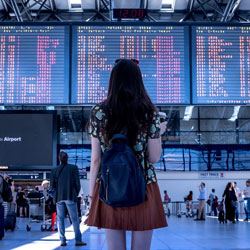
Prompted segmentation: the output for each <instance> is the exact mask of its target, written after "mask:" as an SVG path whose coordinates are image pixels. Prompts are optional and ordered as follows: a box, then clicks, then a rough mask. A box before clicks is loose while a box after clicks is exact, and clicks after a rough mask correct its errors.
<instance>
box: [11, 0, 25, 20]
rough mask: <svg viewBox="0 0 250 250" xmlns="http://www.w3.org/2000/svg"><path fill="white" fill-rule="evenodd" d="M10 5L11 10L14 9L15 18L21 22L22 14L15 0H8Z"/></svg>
mask: <svg viewBox="0 0 250 250" xmlns="http://www.w3.org/2000/svg"><path fill="white" fill-rule="evenodd" d="M10 5H11V7H12V10H13V11H14V13H15V15H16V19H17V21H18V22H23V18H22V15H21V13H20V10H19V7H18V5H17V2H16V1H15V0H10Z"/></svg>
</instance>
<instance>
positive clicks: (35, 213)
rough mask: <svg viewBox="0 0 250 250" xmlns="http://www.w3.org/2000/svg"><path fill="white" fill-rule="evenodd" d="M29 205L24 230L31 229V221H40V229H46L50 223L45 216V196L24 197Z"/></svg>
mask: <svg viewBox="0 0 250 250" xmlns="http://www.w3.org/2000/svg"><path fill="white" fill-rule="evenodd" d="M26 199H27V202H28V205H29V224H27V226H26V230H27V231H30V230H31V223H39V222H41V223H42V224H41V231H42V232H43V231H46V230H47V225H49V224H50V219H48V218H46V213H45V198H44V197H40V198H26Z"/></svg>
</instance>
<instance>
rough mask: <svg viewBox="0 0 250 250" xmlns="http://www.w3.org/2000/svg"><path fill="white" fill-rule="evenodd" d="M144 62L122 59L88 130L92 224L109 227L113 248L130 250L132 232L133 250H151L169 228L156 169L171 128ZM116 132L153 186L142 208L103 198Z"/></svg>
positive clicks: (114, 71) (109, 241) (94, 111)
mask: <svg viewBox="0 0 250 250" xmlns="http://www.w3.org/2000/svg"><path fill="white" fill-rule="evenodd" d="M138 64H139V62H138V61H137V60H126V59H118V60H116V64H115V66H114V67H113V69H112V72H111V76H110V81H109V88H108V96H107V99H106V100H105V101H104V102H102V103H99V104H97V105H96V106H94V107H93V108H92V110H91V113H90V119H89V122H88V126H87V131H88V133H89V134H90V135H91V148H92V154H91V168H90V184H89V195H88V198H89V202H90V211H89V216H88V219H87V220H86V223H87V225H88V226H96V227H101V228H104V229H105V234H106V242H107V248H108V250H117V249H119V250H125V249H126V231H127V230H128V231H132V242H131V250H138V249H143V250H149V249H150V244H151V239H152V234H153V229H155V228H161V227H166V226H167V222H166V217H165V214H164V209H163V204H162V200H161V194H160V191H159V187H158V184H157V179H156V174H155V170H154V167H153V163H156V162H158V160H159V159H160V155H161V134H163V133H164V132H165V130H166V122H163V123H160V117H159V114H158V111H157V109H156V107H155V106H154V105H153V103H152V101H151V100H150V98H149V96H148V94H147V92H146V90H145V87H144V85H143V81H142V74H141V71H140V68H139V65H138ZM114 134H123V135H126V136H127V138H128V143H129V145H131V148H133V150H134V152H135V155H136V157H137V159H138V162H139V164H140V167H141V170H142V171H143V174H144V177H145V181H146V183H147V185H146V197H147V198H146V199H145V200H144V201H143V202H142V203H140V204H139V205H136V206H131V207H112V206H109V205H107V204H106V203H104V202H102V201H101V200H100V199H99V187H100V177H101V176H100V174H98V173H99V172H100V169H101V168H100V167H101V160H102V154H103V153H104V152H105V151H106V150H107V149H108V148H109V146H110V145H111V142H110V140H111V138H112V137H113V135H114ZM114 181H115V180H114Z"/></svg>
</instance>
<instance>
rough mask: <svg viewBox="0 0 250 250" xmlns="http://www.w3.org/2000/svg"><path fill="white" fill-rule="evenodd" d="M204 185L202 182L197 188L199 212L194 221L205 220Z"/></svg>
mask: <svg viewBox="0 0 250 250" xmlns="http://www.w3.org/2000/svg"><path fill="white" fill-rule="evenodd" d="M205 186H206V184H205V183H204V182H202V183H201V184H200V186H199V191H200V195H199V211H198V216H197V218H196V219H195V220H205V200H206V187H205Z"/></svg>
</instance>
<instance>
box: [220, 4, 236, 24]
mask: <svg viewBox="0 0 250 250" xmlns="http://www.w3.org/2000/svg"><path fill="white" fill-rule="evenodd" d="M233 4H234V0H228V2H227V6H226V9H225V11H224V14H223V16H222V18H221V20H220V21H221V22H226V21H227V18H228V15H229V13H230V10H231V9H232V7H233Z"/></svg>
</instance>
